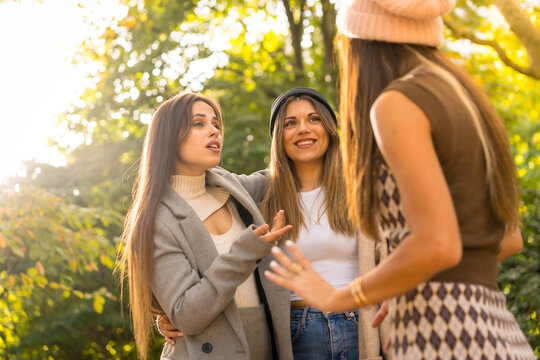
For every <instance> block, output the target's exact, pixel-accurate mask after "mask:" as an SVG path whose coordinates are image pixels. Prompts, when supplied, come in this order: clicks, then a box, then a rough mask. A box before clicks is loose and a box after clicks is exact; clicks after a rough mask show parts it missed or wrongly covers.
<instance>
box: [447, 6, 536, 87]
mask: <svg viewBox="0 0 540 360" xmlns="http://www.w3.org/2000/svg"><path fill="white" fill-rule="evenodd" d="M503 1H507V0H503ZM444 24H445V25H446V26H447V27H448V28H449V29H450V30H451V31H452V33H454V35H455V36H456V37H461V38H465V39H468V40H470V41H472V42H473V43H475V44H479V45H486V46H489V47H491V48H493V49H494V50H495V51H496V52H497V54H498V55H499V58H500V59H501V61H502V62H503V63H504V64H505V65H506V66H508V67H510V68H512V69H514V70H516V71H518V72H520V73H522V74H524V75H527V76H530V77H533V78H535V79H540V69H535V68H533V67H532V65H531V66H529V67H524V66H521V65H518V64H516V63H515V62H513V61H512V60H511V59H510V58H509V57H508V55H506V52H505V51H504V49H503V48H502V47H501V46H500V45H499V43H498V42H496V41H494V40H483V39H480V38H478V37H477V36H476V35H475V34H474V33H473V32H472V31H470V30H469V29H466V28H463V27H461V28H460V27H459V26H458V25H457V23H456V22H455V21H453V20H452V19H450V18H448V17H445V18H444ZM520 40H521V39H520ZM531 64H532V61H531Z"/></svg>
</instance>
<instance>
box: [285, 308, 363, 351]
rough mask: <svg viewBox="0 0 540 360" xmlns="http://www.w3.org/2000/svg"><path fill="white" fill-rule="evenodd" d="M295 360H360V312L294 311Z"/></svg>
mask: <svg viewBox="0 0 540 360" xmlns="http://www.w3.org/2000/svg"><path fill="white" fill-rule="evenodd" d="M291 342H292V348H293V355H294V360H337V359H339V360H344V359H355V360H357V359H358V311H351V312H346V313H325V312H322V311H319V310H317V309H315V308H312V307H309V306H308V307H305V308H303V309H302V308H299V309H291Z"/></svg>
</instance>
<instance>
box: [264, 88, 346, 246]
mask: <svg viewBox="0 0 540 360" xmlns="http://www.w3.org/2000/svg"><path fill="white" fill-rule="evenodd" d="M298 100H307V101H309V102H310V103H312V104H313V106H314V107H315V110H317V113H318V114H319V116H320V117H321V120H322V124H323V126H324V128H325V129H326V132H327V133H328V139H329V142H328V150H327V151H326V154H325V156H324V164H323V179H322V184H321V185H324V186H325V187H326V192H325V202H324V204H325V205H324V208H322V209H320V210H319V216H320V215H322V214H323V213H324V212H326V213H327V216H328V221H329V223H330V227H331V228H332V230H334V231H335V232H338V233H344V234H346V235H349V236H353V235H354V230H353V227H352V224H351V221H350V220H349V216H348V213H347V207H346V206H343V199H344V198H345V182H344V180H343V174H342V166H341V156H340V153H339V133H338V129H337V125H336V124H335V122H334V120H333V119H332V116H331V114H330V112H329V111H328V109H327V108H326V107H325V106H324V105H322V104H321V103H320V102H318V101H317V100H314V99H313V98H311V97H310V96H308V95H301V96H299V97H298V96H292V97H290V98H289V99H287V101H286V102H285V103H284V104H283V105H282V106H281V107H280V109H279V111H278V113H277V117H276V125H275V127H274V134H273V137H272V148H271V150H270V162H269V165H268V170H269V174H270V184H269V186H268V190H267V191H266V194H265V196H264V199H263V200H262V202H261V203H260V204H259V208H260V209H261V213H262V214H263V217H264V219H265V220H266V222H267V223H269V224H271V223H272V218H273V216H274V215H275V214H276V213H277V212H278V211H279V210H280V209H283V210H284V211H285V218H286V223H288V224H291V225H292V226H293V228H292V230H291V231H290V232H289V234H288V235H287V238H290V239H293V240H296V239H297V238H298V235H299V232H300V229H301V227H302V226H304V225H305V222H304V217H303V216H302V211H301V208H300V202H299V200H298V195H297V193H298V191H299V188H300V185H301V184H300V182H299V181H298V178H297V176H296V174H295V168H294V163H293V162H292V160H291V159H290V158H289V157H288V156H287V154H286V152H285V147H284V145H283V125H284V120H285V111H286V109H287V105H288V104H289V103H291V102H292V101H298Z"/></svg>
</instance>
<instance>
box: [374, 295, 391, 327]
mask: <svg viewBox="0 0 540 360" xmlns="http://www.w3.org/2000/svg"><path fill="white" fill-rule="evenodd" d="M386 315H388V302H387V301H384V302H383V303H382V305H381V308H380V309H379V311H377V313H376V314H375V317H374V318H373V322H372V323H371V326H372V327H378V326H380V325H381V324H382V322H383V320H384V318H386Z"/></svg>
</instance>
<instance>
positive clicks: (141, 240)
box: [117, 93, 222, 359]
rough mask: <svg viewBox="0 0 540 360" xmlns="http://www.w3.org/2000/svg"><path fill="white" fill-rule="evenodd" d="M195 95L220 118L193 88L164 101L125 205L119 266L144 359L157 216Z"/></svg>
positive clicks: (154, 310) (153, 309)
mask: <svg viewBox="0 0 540 360" xmlns="http://www.w3.org/2000/svg"><path fill="white" fill-rule="evenodd" d="M196 101H204V102H205V103H207V104H208V105H210V106H211V107H212V108H213V109H214V111H215V113H216V116H217V117H218V120H219V122H222V121H221V111H220V108H219V105H218V104H217V103H215V102H214V101H213V100H211V99H209V98H206V97H203V96H201V95H197V94H190V93H185V94H180V95H176V96H174V97H172V98H171V99H169V100H167V101H166V102H164V103H163V104H162V105H161V106H160V107H159V108H158V109H157V111H156V112H155V114H154V117H153V118H152V122H151V123H150V125H149V126H148V130H147V132H146V137H145V139H144V145H143V151H142V155H141V160H140V165H139V171H138V173H137V178H136V180H135V182H134V184H133V195H132V197H133V203H132V206H131V209H130V210H129V212H128V214H127V216H126V221H125V223H124V230H123V233H122V240H123V241H124V242H125V246H124V249H123V251H122V253H121V254H119V261H118V265H117V270H118V271H119V272H120V275H121V280H122V281H121V284H122V292H123V280H124V278H125V276H126V273H127V277H128V280H129V282H128V283H129V299H130V305H131V315H132V320H133V330H134V335H135V343H136V344H137V351H138V353H139V357H141V358H142V359H146V356H147V353H148V348H149V344H150V334H151V331H152V325H153V314H162V313H163V312H162V310H161V308H160V306H159V304H158V303H157V301H156V300H155V298H154V297H153V296H152V269H153V249H154V229H155V217H156V211H157V208H158V205H159V203H160V201H161V197H162V196H163V194H164V192H165V189H166V188H167V184H168V182H169V177H170V176H171V175H172V171H173V165H174V159H175V158H176V155H177V149H178V148H179V146H180V145H181V144H182V143H183V142H184V141H185V139H186V137H187V136H188V135H189V132H190V130H191V118H192V107H193V103H195V102H196Z"/></svg>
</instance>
